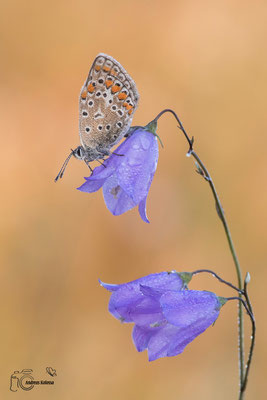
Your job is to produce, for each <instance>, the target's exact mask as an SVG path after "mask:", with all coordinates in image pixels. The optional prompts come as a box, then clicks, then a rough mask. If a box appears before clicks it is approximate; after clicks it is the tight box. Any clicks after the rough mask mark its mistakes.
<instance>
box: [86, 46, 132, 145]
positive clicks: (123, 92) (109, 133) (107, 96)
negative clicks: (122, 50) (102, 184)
mask: <svg viewBox="0 0 267 400" xmlns="http://www.w3.org/2000/svg"><path fill="white" fill-rule="evenodd" d="M138 100H139V94H138V91H137V88H136V85H135V83H134V81H133V79H132V78H131V77H130V76H129V75H128V73H127V72H126V71H125V69H124V68H123V67H122V66H121V65H120V63H118V61H116V60H115V59H114V58H113V57H111V56H108V55H106V54H104V53H100V54H98V56H97V57H96V59H95V60H94V62H93V65H92V67H91V69H90V71H89V74H88V77H87V79H86V81H85V83H84V85H83V87H82V90H81V94H80V99H79V133H80V141H81V144H82V146H83V147H84V148H85V149H103V150H109V149H110V148H111V147H112V146H114V145H115V144H116V143H117V142H119V141H120V140H121V138H122V137H123V136H124V135H125V133H126V132H127V131H128V129H129V127H130V125H131V123H132V119H133V114H134V112H135V110H136V108H137V105H138Z"/></svg>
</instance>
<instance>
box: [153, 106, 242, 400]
mask: <svg viewBox="0 0 267 400" xmlns="http://www.w3.org/2000/svg"><path fill="white" fill-rule="evenodd" d="M165 112H170V113H171V114H173V116H174V117H175V119H176V120H177V122H178V128H179V129H180V130H181V131H182V132H183V134H184V136H185V138H186V140H187V142H188V144H189V150H188V153H187V154H188V156H190V155H192V156H193V157H194V159H195V160H196V161H197V166H198V171H197V172H198V173H200V174H201V175H202V176H203V178H204V179H205V180H206V181H207V182H208V183H209V186H210V188H211V191H212V194H213V197H214V200H215V205H216V210H217V213H218V216H219V218H220V220H221V221H222V224H223V227H224V231H225V234H226V237H227V241H228V244H229V247H230V251H231V254H232V257H233V260H234V264H235V269H236V274H237V281H238V288H239V289H240V290H241V291H242V274H241V268H240V265H239V261H238V258H237V255H236V251H235V248H234V244H233V241H232V237H231V234H230V230H229V227H228V224H227V221H226V218H225V215H224V211H223V208H222V205H221V202H220V199H219V196H218V194H217V192H216V189H215V185H214V183H213V181H212V178H211V176H210V174H209V172H208V170H207V168H206V167H205V165H204V164H203V162H202V161H201V159H200V158H199V156H198V155H197V154H196V152H195V151H194V150H193V143H194V138H191V139H190V138H189V136H188V135H187V133H186V131H185V129H184V127H183V125H182V123H181V121H180V119H179V118H178V116H177V115H176V113H175V112H174V111H173V110H171V109H166V110H163V111H161V112H160V113H159V114H158V115H157V117H156V118H155V119H154V120H153V121H155V122H157V120H158V119H159V118H160V117H161V115H163V114H164V113H165ZM241 296H242V294H240V293H239V298H241ZM241 301H242V300H241ZM241 301H240V302H239V306H238V349H239V382H240V385H239V400H243V395H244V391H242V387H243V380H244V337H243V332H244V323H243V309H242V305H241Z"/></svg>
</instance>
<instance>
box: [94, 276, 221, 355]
mask: <svg viewBox="0 0 267 400" xmlns="http://www.w3.org/2000/svg"><path fill="white" fill-rule="evenodd" d="M101 285H102V286H103V287H104V288H106V289H107V290H109V291H111V292H112V295H111V298H110V302H109V311H110V312H111V314H112V315H113V316H114V317H115V318H117V319H119V320H120V321H122V322H133V323H134V324H135V326H134V329H133V342H134V344H135V347H136V349H137V350H138V351H144V350H146V349H147V350H148V357H149V361H153V360H156V359H158V358H160V357H171V356H175V355H177V354H180V353H182V352H183V351H184V349H185V347H186V346H187V345H188V344H189V343H190V342H192V341H193V340H194V339H195V338H196V337H197V336H198V335H200V334H201V333H202V332H204V331H205V330H206V329H207V328H208V327H209V326H210V325H212V324H214V322H215V321H216V319H217V318H218V316H219V312H220V308H221V306H222V304H224V303H225V302H226V299H224V298H221V297H217V296H216V295H215V294H214V293H212V292H207V291H198V290H187V289H186V282H184V281H183V274H179V273H177V272H175V271H172V272H171V273H168V272H161V273H158V274H152V275H148V276H146V277H143V278H140V279H137V280H135V281H133V282H129V283H125V284H122V285H109V284H105V283H102V282H101Z"/></svg>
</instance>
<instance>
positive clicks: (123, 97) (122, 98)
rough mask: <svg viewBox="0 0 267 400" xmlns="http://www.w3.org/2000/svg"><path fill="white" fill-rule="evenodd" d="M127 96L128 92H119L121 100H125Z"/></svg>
mask: <svg viewBox="0 0 267 400" xmlns="http://www.w3.org/2000/svg"><path fill="white" fill-rule="evenodd" d="M126 97H127V94H126V93H119V94H118V99H119V100H125V99H126Z"/></svg>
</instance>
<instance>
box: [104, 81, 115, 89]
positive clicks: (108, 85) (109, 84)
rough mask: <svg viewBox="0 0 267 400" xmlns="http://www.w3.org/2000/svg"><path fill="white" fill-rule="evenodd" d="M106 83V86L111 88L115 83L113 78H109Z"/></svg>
mask: <svg viewBox="0 0 267 400" xmlns="http://www.w3.org/2000/svg"><path fill="white" fill-rule="evenodd" d="M105 83H106V87H107V88H109V87H110V86H111V85H112V84H113V81H112V80H111V79H107V80H106V82H105Z"/></svg>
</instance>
